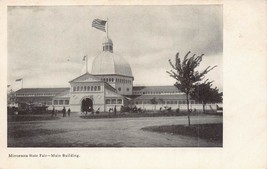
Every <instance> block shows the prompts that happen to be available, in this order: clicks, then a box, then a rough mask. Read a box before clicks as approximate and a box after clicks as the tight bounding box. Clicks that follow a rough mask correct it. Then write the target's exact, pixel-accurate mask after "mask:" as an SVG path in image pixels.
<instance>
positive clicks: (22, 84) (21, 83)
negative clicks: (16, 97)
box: [21, 78, 23, 89]
mask: <svg viewBox="0 0 267 169" xmlns="http://www.w3.org/2000/svg"><path fill="white" fill-rule="evenodd" d="M21 84H22V87H21V88H22V89H23V78H22V79H21Z"/></svg>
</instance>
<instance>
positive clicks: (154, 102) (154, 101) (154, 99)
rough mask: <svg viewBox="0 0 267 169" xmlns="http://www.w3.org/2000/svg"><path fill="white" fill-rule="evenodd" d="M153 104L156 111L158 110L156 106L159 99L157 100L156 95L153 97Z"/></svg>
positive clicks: (151, 101)
mask: <svg viewBox="0 0 267 169" xmlns="http://www.w3.org/2000/svg"><path fill="white" fill-rule="evenodd" d="M150 103H151V104H154V111H156V106H157V104H158V101H157V100H156V97H153V99H151V100H150Z"/></svg>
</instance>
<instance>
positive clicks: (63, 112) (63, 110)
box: [52, 107, 71, 117]
mask: <svg viewBox="0 0 267 169" xmlns="http://www.w3.org/2000/svg"><path fill="white" fill-rule="evenodd" d="M70 112H71V111H70V108H69V109H68V110H67V111H66V108H65V107H63V109H62V115H63V117H66V116H67V113H68V117H70ZM57 113H58V111H57V110H55V107H53V110H52V117H53V116H55V117H56V116H57Z"/></svg>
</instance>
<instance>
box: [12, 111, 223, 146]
mask: <svg viewBox="0 0 267 169" xmlns="http://www.w3.org/2000/svg"><path fill="white" fill-rule="evenodd" d="M191 122H192V124H203V123H222V117H221V116H199V117H197V116H192V117H191ZM172 124H187V117H184V116H180V117H179V116H176V117H153V118H151V117H142V118H113V119H82V118H80V117H79V114H71V117H65V118H62V117H61V119H60V120H51V121H35V122H15V123H10V124H9V125H10V126H11V127H13V128H17V129H20V130H22V131H23V132H25V136H23V135H22V136H19V137H17V138H14V137H10V138H9V139H8V143H9V146H11V147H13V146H15V147H16V146H22V147H24V146H25V147H95V146H97V147H100V146H101V147H102V146H108V147H110V146H112V147H113V146H114V147H198V146H200V147H213V146H219V147H220V146H222V145H221V144H220V143H214V142H209V141H207V140H203V139H197V138H191V137H186V136H179V135H171V134H162V133H154V132H148V131H143V130H141V128H143V127H146V126H159V125H172ZM31 132H33V133H34V134H32V135H28V134H29V133H31Z"/></svg>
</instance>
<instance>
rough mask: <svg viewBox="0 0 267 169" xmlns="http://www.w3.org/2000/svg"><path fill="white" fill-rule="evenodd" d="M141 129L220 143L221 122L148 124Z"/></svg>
mask: <svg viewBox="0 0 267 169" xmlns="http://www.w3.org/2000/svg"><path fill="white" fill-rule="evenodd" d="M142 130H144V131H152V132H159V133H170V134H177V135H184V136H190V137H197V138H201V139H206V140H209V141H211V142H220V143H222V135H223V128H222V124H197V125H191V126H190V127H189V126H184V125H169V126H149V127H144V128H142Z"/></svg>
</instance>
